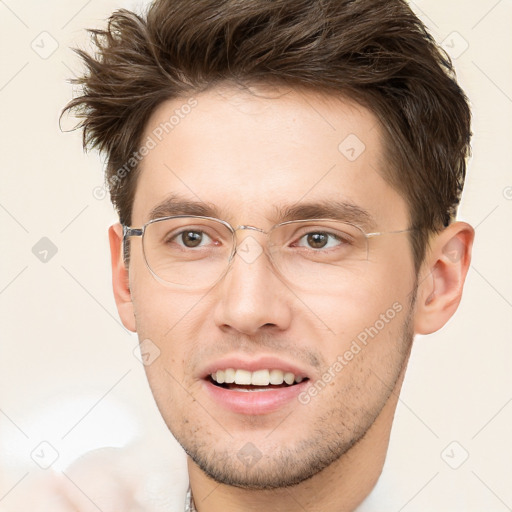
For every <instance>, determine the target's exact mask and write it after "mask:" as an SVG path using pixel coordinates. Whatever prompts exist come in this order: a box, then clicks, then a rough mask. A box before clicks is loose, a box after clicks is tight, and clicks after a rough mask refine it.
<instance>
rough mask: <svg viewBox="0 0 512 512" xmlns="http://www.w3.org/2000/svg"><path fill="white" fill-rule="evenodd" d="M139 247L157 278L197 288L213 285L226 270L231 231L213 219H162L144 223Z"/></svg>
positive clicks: (231, 239)
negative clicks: (141, 246)
mask: <svg viewBox="0 0 512 512" xmlns="http://www.w3.org/2000/svg"><path fill="white" fill-rule="evenodd" d="M143 248H144V257H145V258H146V263H147V265H148V267H149V269H150V270H151V272H152V273H153V274H154V275H155V276H156V277H158V278H159V279H160V280H161V281H164V282H165V283H169V284H173V285H177V286H182V287H185V288H193V289H201V288H206V287H208V286H211V285H213V284H214V283H215V282H216V281H217V280H218V279H219V278H220V277H221V275H222V274H223V273H224V271H225V270H226V268H227V266H228V263H229V258H230V255H231V253H232V250H233V233H232V231H231V230H230V229H229V228H228V227H227V226H226V225H224V224H223V223H222V222H220V221H216V220H213V219H206V218H198V217H178V218H172V219H163V220H157V221H154V222H151V223H150V224H148V225H147V226H146V229H145V231H144V238H143Z"/></svg>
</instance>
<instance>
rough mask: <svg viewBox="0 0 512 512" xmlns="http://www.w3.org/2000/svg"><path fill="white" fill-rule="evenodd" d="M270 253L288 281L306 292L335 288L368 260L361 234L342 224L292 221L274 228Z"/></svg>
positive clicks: (366, 249) (354, 227)
mask: <svg viewBox="0 0 512 512" xmlns="http://www.w3.org/2000/svg"><path fill="white" fill-rule="evenodd" d="M269 250H270V253H271V256H272V260H273V262H274V265H275V266H276V268H277V269H278V270H279V272H280V273H281V274H282V275H283V277H285V278H286V279H287V280H288V281H290V282H291V283H293V284H294V285H295V286H297V287H299V288H303V289H305V290H308V291H314V290H315V289H319V288H320V289H323V290H325V289H326V288H327V287H328V288H333V287H334V288H336V287H339V285H340V284H341V283H342V282H343V280H344V279H347V278H348V277H350V276H353V274H354V273H360V272H361V270H362V268H363V267H362V265H361V263H362V262H365V261H366V260H367V259H368V240H367V238H366V235H365V234H364V232H363V231H362V230H361V229H360V228H358V227H357V226H354V225H352V224H347V223H345V222H339V221H330V220H320V221H318V220H317V221H294V222H289V223H285V224H281V225H278V226H276V227H275V228H274V229H273V230H272V231H271V233H270V243H269Z"/></svg>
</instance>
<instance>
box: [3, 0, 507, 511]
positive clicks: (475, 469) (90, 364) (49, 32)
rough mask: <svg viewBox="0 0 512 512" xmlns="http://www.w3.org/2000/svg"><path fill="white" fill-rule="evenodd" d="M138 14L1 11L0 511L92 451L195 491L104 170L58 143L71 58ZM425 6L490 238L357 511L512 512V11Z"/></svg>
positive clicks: (17, 6)
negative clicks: (463, 111)
mask: <svg viewBox="0 0 512 512" xmlns="http://www.w3.org/2000/svg"><path fill="white" fill-rule="evenodd" d="M136 5H138V3H136V2H130V1H124V2H122V1H114V0H108V1H101V2H100V1H99V0H89V1H82V0H73V1H68V2H63V1H57V0H51V1H50V0H49V1H46V2H29V1H20V0H18V1H17V0H6V1H0V53H1V55H0V62H1V66H0V112H1V127H0V141H1V142H0V144H1V149H2V151H1V153H0V161H1V165H0V172H1V188H0V226H1V228H2V238H1V248H2V250H1V253H0V254H1V266H0V315H1V323H0V325H1V355H0V504H1V505H4V506H5V507H6V509H7V510H8V509H9V500H14V499H15V498H16V496H17V495H18V496H19V495H21V494H23V492H24V491H25V490H26V488H27V485H28V484H27V482H29V481H30V479H31V478H33V477H36V476H38V475H43V474H45V470H43V469H41V468H40V467H39V465H38V464H42V465H44V464H46V463H49V462H51V460H52V458H54V457H53V455H55V456H56V455H57V454H58V459H57V460H56V461H55V462H54V463H53V465H52V468H53V469H54V470H56V471H62V470H65V468H66V467H67V465H68V464H70V463H71V462H72V461H73V460H75V459H76V458H77V457H78V456H80V455H82V454H83V453H85V452H87V451H88V450H91V449H95V448H99V447H105V446H117V447H122V446H126V445H128V444H130V443H133V441H134V440H136V439H142V441H141V442H142V445H141V446H142V449H143V451H144V453H145V454H146V455H147V456H148V458H150V459H152V460H155V461H156V460H162V459H172V460H173V461H177V462H176V464H177V466H176V467H177V468H178V471H177V473H176V474H175V477H176V478H177V479H178V480H179V486H181V487H180V488H183V486H184V485H186V474H185V472H184V470H181V469H180V468H181V467H182V466H180V464H182V462H183V454H182V453H181V451H180V448H179V447H178V446H177V445H176V443H175V442H174V441H173V439H172V438H171V436H170V435H169V434H168V432H167V430H166V428H165V426H164V425H163V422H162V421H161V419H160V416H159V414H158V411H157V409H156V406H155V405H154V403H153V399H152V397H151V394H150V392H149V388H148V386H147V383H146V380H145V376H144V372H143V367H142V364H141V363H140V362H139V361H138V360H137V358H136V357H135V356H134V353H133V350H134V348H135V346H136V343H137V340H136V338H135V336H134V335H131V334H129V333H128V332H127V331H126V330H125V329H124V328H123V327H122V325H121V324H120V322H119V320H118V317H117V312H116V309H115V305H114V301H113V297H112V292H111V288H110V269H109V253H108V245H107V228H108V226H109V225H110V224H111V223H112V222H113V221H114V220H115V216H114V214H113V211H112V209H111V207H110V205H109V202H108V198H103V199H101V198H100V197H98V194H97V187H100V186H101V185H102V162H101V160H100V158H99V157H98V156H97V155H95V154H91V155H84V154H83V152H82V149H81V134H80V133H79V132H74V133H61V131H60V130H59V127H58V115H59V112H60V110H61V109H62V107H63V106H64V105H65V103H66V102H67V101H68V100H69V98H70V97H71V93H72V90H71V87H70V86H69V85H68V84H67V83H66V82H65V80H66V79H67V78H69V77H70V76H71V74H72V70H78V69H79V65H78V62H77V58H76V57H75V56H74V54H73V53H72V51H71V50H70V49H69V47H70V46H73V45H76V44H77V43H80V42H81V44H84V43H83V41H84V32H83V29H84V28H85V27H93V26H98V25H100V24H101V20H103V19H105V18H106V17H107V16H108V15H109V14H110V12H112V11H113V10H114V9H115V8H118V7H127V8H133V7H135V6H136ZM412 6H413V8H414V9H415V11H416V12H417V13H418V14H419V16H420V17H421V18H422V19H423V20H424V21H425V23H426V24H427V25H428V26H429V28H430V29H431V31H432V33H433V35H434V36H435V38H436V39H437V40H438V41H439V42H441V41H444V43H443V45H444V46H445V48H446V49H447V51H449V53H450V54H451V55H452V56H453V58H454V60H455V65H456V69H457V73H458V76H459V81H460V83H461V85H462V86H463V88H464V89H465V91H466V92H467V94H468V96H469V98H470V100H471V103H472V107H473V114H474V125H473V131H474V138H473V157H472V160H471V162H470V165H469V172H468V178H467V186H466V189H465V193H464V197H463V202H462V206H461V208H460V215H459V218H460V219H462V220H465V221H467V222H470V223H471V224H472V225H473V226H475V227H476V245H475V249H474V259H473V263H472V267H471V270H470V272H469V276H468V280H467V285H466V290H465V296H464V299H463V301H462V304H461V306H460V309H459V311H458V313H457V314H456V316H455V317H454V318H453V319H452V320H451V321H450V322H449V324H448V325H447V326H446V327H445V328H444V329H443V330H442V331H440V332H439V333H436V334H434V335H431V336H429V337H425V338H418V339H417V340H416V343H415V347H414V350H413V355H412V359H411V362H410V368H409V372H408V374H407V377H406V381H405V384H404V389H403V393H402V395H401V402H400V405H399V407H398V410H397V417H396V421H395V424H394V429H393V433H392V440H391V446H390V452H389V457H388V461H387V463H386V466H385V470H384V473H383V476H382V478H381V481H380V483H379V484H378V487H377V489H376V490H375V492H374V494H373V496H372V497H370V499H369V500H368V501H367V503H366V504H365V505H364V506H363V507H362V508H361V510H362V511H365V512H366V511H376V510H379V511H380V512H382V511H383V510H385V511H386V512H395V511H396V512H398V511H402V510H404V511H410V512H412V511H425V510H436V511H437V512H442V511H450V512H458V511H461V512H462V511H464V512H468V511H482V510H486V511H497V512H499V511H502V510H503V511H505V510H512V487H511V486H510V482H511V480H510V479H511V472H510V471H511V470H510V467H511V466H510V461H511V460H512V441H511V437H510V432H511V423H512V340H511V334H510V329H511V327H512V314H511V313H512V286H511V284H512V276H511V270H510V261H512V236H511V228H510V224H511V220H512V173H511V171H510V161H511V159H510V146H511V137H510V136H511V125H512V68H511V62H512V60H511V59H512V32H511V31H510V26H511V22H512V1H511V0H501V1H497V0H478V1H475V0H473V1H467V0H445V1H443V2H440V1H439V0H418V1H417V2H415V3H413V4H412ZM466 47H467V48H466ZM64 126H65V127H67V128H69V127H70V126H71V121H70V120H69V119H68V120H65V121H64ZM95 191H96V193H95ZM43 237H47V238H48V239H49V240H51V242H52V244H54V246H55V247H56V249H57V253H56V254H55V255H53V256H52V252H51V249H50V250H49V246H48V245H47V244H48V243H47V242H45V241H43V242H40V239H41V238H43ZM38 243H39V244H40V245H36V244H38ZM45 244H46V245H45ZM34 246H36V249H33V248H34ZM44 250H49V252H48V255H47V256H46V258H47V260H48V261H46V262H43V261H41V260H40V258H43V257H44V256H45V253H44ZM34 252H35V253H36V254H34ZM41 442H45V444H43V445H40V443H41ZM454 442H455V443H454ZM48 443H49V444H48ZM34 450H35V451H34ZM31 453H32V458H31ZM466 455H467V456H468V458H467V460H466V461H465V462H463V463H462V461H463V460H464V458H465V457H466ZM461 463H462V465H460V467H459V468H458V469H453V467H455V466H458V465H459V464H461ZM450 466H451V467H450ZM173 506H174V505H173ZM171 510H174V509H173V508H171Z"/></svg>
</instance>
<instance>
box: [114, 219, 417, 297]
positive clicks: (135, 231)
mask: <svg viewBox="0 0 512 512" xmlns="http://www.w3.org/2000/svg"><path fill="white" fill-rule="evenodd" d="M184 218H190V219H200V220H212V221H215V222H219V223H220V224H223V225H224V226H225V227H226V228H228V230H229V231H230V232H231V236H232V241H233V247H232V250H231V254H230V255H229V258H228V261H227V265H226V269H225V270H224V272H223V273H222V274H221V275H220V277H219V278H218V279H217V280H216V281H215V282H214V283H213V284H211V285H210V286H215V285H216V284H217V283H218V282H219V281H220V280H221V279H222V278H223V277H224V276H225V275H226V273H227V271H228V269H229V267H230V265H231V262H232V261H233V258H234V256H235V254H236V251H237V248H238V242H237V239H236V232H237V231H242V230H246V229H248V230H252V231H257V232H258V233H263V234H265V235H267V241H268V239H269V236H270V233H272V231H274V230H275V229H277V228H278V227H280V226H285V225H288V224H299V223H301V222H304V223H305V222H326V221H327V222H340V223H343V224H347V225H349V226H354V227H355V228H357V229H359V231H361V233H362V234H363V235H364V236H365V238H366V239H367V240H368V239H370V238H374V237H377V236H381V235H393V234H399V233H408V232H411V231H414V230H415V229H414V228H408V229H399V230H395V231H375V232H372V233H366V232H365V231H364V229H363V228H361V227H360V226H358V225H357V224H353V223H351V222H345V221H343V220H339V219H332V218H331V219H329V218H318V219H296V220H288V221H285V222H280V223H278V224H274V225H273V226H272V227H271V228H270V229H269V230H268V231H265V230H264V229H262V228H259V227H257V226H251V225H249V224H240V225H238V226H237V227H236V228H234V227H233V226H232V225H231V224H230V223H229V222H227V221H225V220H223V219H217V218H216V217H205V216H203V215H170V216H168V217H159V218H157V219H152V220H150V221H149V222H146V224H144V225H143V226H141V227H140V228H135V227H131V226H126V225H124V224H123V225H122V228H123V258H124V261H125V262H126V261H128V247H127V239H128V238H131V237H141V239H142V253H143V255H144V263H145V264H146V267H147V269H148V270H149V271H150V273H151V274H152V275H153V277H155V279H156V280H157V281H159V282H160V283H162V284H164V285H166V286H174V287H182V285H179V284H178V283H171V282H169V281H165V280H164V279H162V278H161V277H159V276H158V275H157V274H156V273H155V272H154V271H153V269H152V268H151V267H150V266H149V263H148V259H147V256H146V252H145V249H144V234H145V232H146V229H147V227H148V226H150V225H151V224H155V223H157V222H163V221H166V220H171V219H184ZM367 250H369V249H368V245H367ZM268 256H269V259H270V261H271V262H272V267H274V268H275V270H277V271H278V272H279V269H278V268H277V267H276V266H275V263H274V261H273V259H272V256H271V255H270V254H268ZM279 273H280V274H281V272H279Z"/></svg>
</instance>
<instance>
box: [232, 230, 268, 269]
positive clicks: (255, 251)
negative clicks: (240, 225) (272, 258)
mask: <svg viewBox="0 0 512 512" xmlns="http://www.w3.org/2000/svg"><path fill="white" fill-rule="evenodd" d="M263 252H264V250H263V247H262V245H261V244H260V242H258V240H256V238H254V237H253V236H252V235H247V236H246V237H245V238H244V239H243V240H242V241H241V242H240V243H239V244H237V247H236V251H235V256H236V255H238V257H239V258H241V259H242V260H243V261H244V262H245V263H247V264H249V265H250V264H251V263H254V262H255V261H256V260H257V259H258V258H259V257H260V256H261V255H262V254H263Z"/></svg>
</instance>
